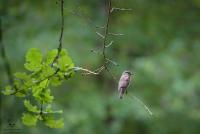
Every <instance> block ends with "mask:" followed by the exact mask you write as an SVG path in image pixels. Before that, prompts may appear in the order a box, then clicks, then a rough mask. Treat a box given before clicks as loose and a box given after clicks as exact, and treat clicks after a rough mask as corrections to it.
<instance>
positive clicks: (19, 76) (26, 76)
mask: <svg viewBox="0 0 200 134" xmlns="http://www.w3.org/2000/svg"><path fill="white" fill-rule="evenodd" d="M14 75H15V77H16V78H19V79H23V80H27V79H30V76H29V75H27V74H26V73H25V72H16V73H15V74H14Z"/></svg>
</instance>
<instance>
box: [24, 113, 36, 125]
mask: <svg viewBox="0 0 200 134" xmlns="http://www.w3.org/2000/svg"><path fill="white" fill-rule="evenodd" d="M37 120H38V115H32V114H29V113H23V116H22V122H23V124H24V125H26V126H35V125H36V123H37Z"/></svg>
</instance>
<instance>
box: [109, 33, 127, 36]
mask: <svg viewBox="0 0 200 134" xmlns="http://www.w3.org/2000/svg"><path fill="white" fill-rule="evenodd" d="M108 34H109V35H113V36H122V35H124V34H121V33H108Z"/></svg>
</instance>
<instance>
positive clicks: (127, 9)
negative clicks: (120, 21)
mask: <svg viewBox="0 0 200 134" xmlns="http://www.w3.org/2000/svg"><path fill="white" fill-rule="evenodd" d="M115 10H116V11H132V9H131V8H119V7H113V8H112V9H111V12H113V11H115Z"/></svg>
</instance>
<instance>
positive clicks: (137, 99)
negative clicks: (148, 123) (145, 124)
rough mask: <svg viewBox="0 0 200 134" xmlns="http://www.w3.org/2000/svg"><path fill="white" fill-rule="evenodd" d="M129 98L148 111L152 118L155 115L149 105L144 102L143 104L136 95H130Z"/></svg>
mask: <svg viewBox="0 0 200 134" xmlns="http://www.w3.org/2000/svg"><path fill="white" fill-rule="evenodd" d="M129 97H131V98H132V99H134V100H136V101H137V102H138V103H140V104H141V105H142V106H143V107H144V108H145V109H146V111H147V112H148V113H149V115H150V116H152V115H153V113H152V112H151V110H150V109H149V108H148V107H147V105H145V104H144V102H142V101H141V100H140V99H139V98H137V97H136V96H134V95H131V94H129Z"/></svg>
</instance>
